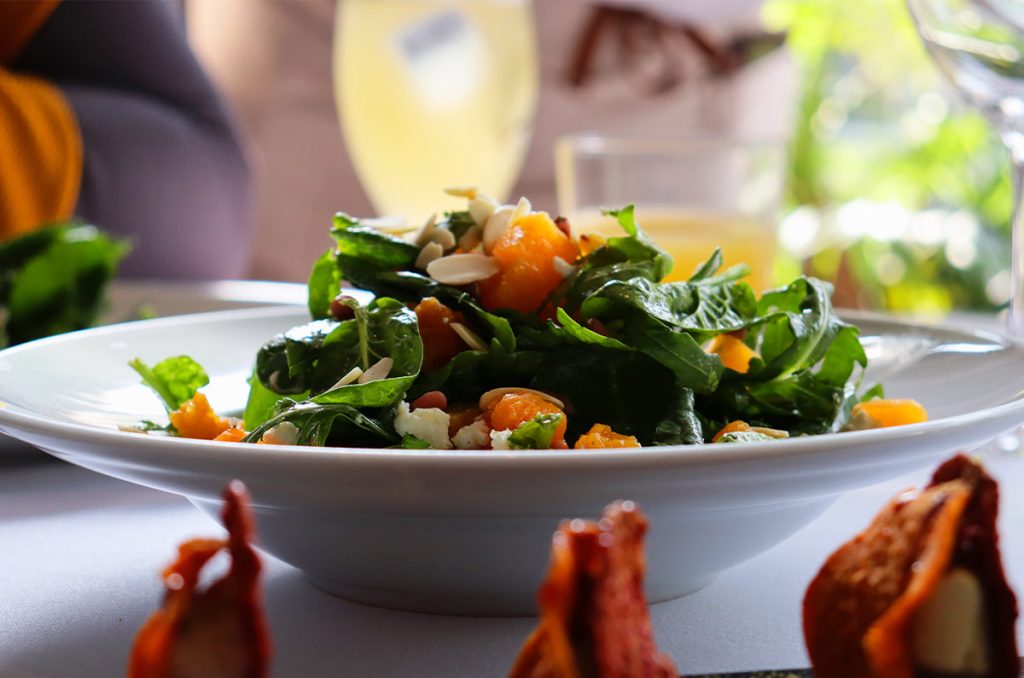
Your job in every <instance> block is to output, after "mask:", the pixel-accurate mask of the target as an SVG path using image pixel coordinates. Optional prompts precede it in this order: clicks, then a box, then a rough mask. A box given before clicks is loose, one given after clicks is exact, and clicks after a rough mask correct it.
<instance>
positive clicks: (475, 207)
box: [469, 193, 498, 226]
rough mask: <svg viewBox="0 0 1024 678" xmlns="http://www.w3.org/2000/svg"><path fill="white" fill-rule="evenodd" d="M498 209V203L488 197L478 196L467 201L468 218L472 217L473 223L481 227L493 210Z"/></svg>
mask: <svg viewBox="0 0 1024 678" xmlns="http://www.w3.org/2000/svg"><path fill="white" fill-rule="evenodd" d="M496 209H498V203H497V202H496V201H495V200H494V198H492V197H491V196H489V195H484V194H482V193H481V194H480V195H477V196H476V197H475V198H473V199H472V200H470V201H469V216H471V217H473V223H475V224H476V225H477V226H483V225H484V224H486V223H487V220H488V219H489V218H490V216H491V215H492V214H494V210H496Z"/></svg>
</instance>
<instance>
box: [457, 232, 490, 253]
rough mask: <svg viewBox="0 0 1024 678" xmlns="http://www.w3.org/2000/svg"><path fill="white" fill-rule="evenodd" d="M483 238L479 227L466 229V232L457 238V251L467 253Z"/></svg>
mask: <svg viewBox="0 0 1024 678" xmlns="http://www.w3.org/2000/svg"><path fill="white" fill-rule="evenodd" d="M483 237H484V229H483V227H481V226H472V227H470V228H468V229H466V232H465V233H463V234H462V237H461V238H459V249H460V250H462V251H463V252H469V251H470V250H472V249H473V248H474V247H476V246H477V245H479V244H480V242H481V241H482V240H483Z"/></svg>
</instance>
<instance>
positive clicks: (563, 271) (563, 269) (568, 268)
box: [551, 257, 576, 278]
mask: <svg viewBox="0 0 1024 678" xmlns="http://www.w3.org/2000/svg"><path fill="white" fill-rule="evenodd" d="M551 263H552V264H553V265H554V267H555V271H557V272H558V275H560V276H562V277H563V278H568V277H569V276H570V275H572V274H573V273H575V272H576V267H575V266H573V265H572V264H570V263H569V262H568V261H566V260H565V259H563V258H562V257H555V258H553V259H552V260H551Z"/></svg>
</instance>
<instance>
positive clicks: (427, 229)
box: [412, 212, 437, 247]
mask: <svg viewBox="0 0 1024 678" xmlns="http://www.w3.org/2000/svg"><path fill="white" fill-rule="evenodd" d="M436 223H437V213H436V212H435V213H434V214H431V215H430V218H428V219H427V222H426V223H425V224H423V227H422V228H420V230H419V231H417V232H416V237H415V238H413V240H412V244H413V245H416V247H423V246H424V245H426V244H427V243H428V242H430V241H431V236H432V235H433V234H434V224H436Z"/></svg>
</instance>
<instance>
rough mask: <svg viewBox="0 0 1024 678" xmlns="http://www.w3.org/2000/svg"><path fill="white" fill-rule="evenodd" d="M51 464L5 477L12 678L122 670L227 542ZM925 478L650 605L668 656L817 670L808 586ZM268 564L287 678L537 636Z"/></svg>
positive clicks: (1014, 509)
mask: <svg viewBox="0 0 1024 678" xmlns="http://www.w3.org/2000/svg"><path fill="white" fill-rule="evenodd" d="M990 447H992V448H994V447H995V446H990ZM38 454H39V455H40V459H38V460H30V461H26V460H25V456H24V455H22V456H21V457H19V463H9V464H6V465H0V497H3V500H2V501H0V572H2V573H3V574H2V576H0V675H3V676H16V677H18V678H28V677H33V678H34V677H50V676H54V677H59V676H69V675H75V676H115V675H119V674H122V673H123V671H124V667H125V663H126V658H127V656H128V652H129V648H130V647H131V642H132V638H133V637H134V634H135V631H136V629H138V627H139V625H140V624H141V623H142V622H143V620H144V619H145V618H146V617H147V616H148V615H149V614H150V613H151V612H152V611H153V610H154V609H155V608H156V606H157V605H158V604H159V601H160V597H161V591H162V585H161V583H160V581H159V578H158V572H159V571H160V570H161V569H162V568H163V567H164V566H165V565H166V564H167V563H168V562H169V561H170V560H171V559H172V557H173V555H174V553H175V548H176V545H177V544H178V543H179V542H181V541H183V540H185V539H187V538H190V537H195V536H216V535H219V534H221V533H222V530H221V528H220V527H219V526H218V525H217V524H216V523H214V522H213V521H211V520H210V519H208V518H207V517H206V516H205V515H203V514H201V513H200V512H199V511H198V510H196V509H195V508H193V507H192V505H191V504H189V503H188V502H187V501H185V500H184V499H182V498H181V497H178V496H174V495H169V494H164V493H161V492H158V491H155V490H149V489H146V488H143V487H138V486H135V485H131V484H129V483H126V482H122V481H118V480H114V479H111V478H107V477H104V476H100V475H97V474H95V473H92V472H89V471H85V470H83V469H79V468H77V467H74V466H70V465H67V464H64V463H62V462H56V461H44V460H42V456H41V455H42V453H38ZM986 460H987V463H988V465H989V469H990V471H991V472H992V474H993V475H994V476H996V478H997V479H998V480H999V481H1000V483H1001V486H1002V487H1003V488H1004V491H1003V493H1002V494H1003V497H1002V505H1001V514H1000V525H1001V530H1002V546H1003V559H1004V562H1005V564H1006V567H1007V574H1008V576H1009V578H1010V581H1011V585H1013V586H1014V588H1015V589H1016V590H1018V591H1024V531H1022V530H1019V529H1018V530H1012V529H1010V526H1011V525H1020V524H1021V523H1022V521H1024V493H1017V492H1012V491H1006V490H1007V488H1017V487H1021V486H1024V456H1021V455H1020V454H1018V453H1005V452H1000V451H998V450H996V449H993V450H992V451H991V452H989V453H988V454H986ZM926 478H927V470H922V471H921V472H920V473H918V474H915V475H913V476H908V477H904V478H900V479H897V480H894V481H891V482H886V483H884V484H880V485H876V486H873V487H870V488H866V489H863V490H860V491H857V492H853V493H850V494H848V495H846V496H845V497H843V498H842V499H840V500H839V501H838V502H837V503H836V504H835V505H834V506H833V507H832V508H831V509H829V510H828V511H827V512H826V513H825V514H824V515H822V516H821V517H820V518H819V519H817V520H815V521H814V522H813V523H811V524H810V525H809V526H807V527H806V528H804V529H803V530H802V531H800V532H799V533H797V534H796V535H794V536H792V537H791V538H789V539H788V540H787V541H785V542H783V543H781V544H779V545H778V546H776V547H775V548H773V549H771V550H770V551H767V552H765V553H763V554H762V555H760V556H758V557H757V558H754V559H753V560H750V561H748V562H746V563H744V564H742V565H739V566H737V567H734V568H732V569H730V570H727V571H726V572H724V573H722V575H721V576H719V578H718V579H717V580H716V581H715V582H714V583H712V584H711V585H710V586H708V587H707V588H705V589H703V590H701V591H698V592H697V593H694V594H692V595H689V596H686V597H683V598H680V599H677V600H674V601H669V602H666V603H661V604H659V605H654V606H652V607H651V617H652V620H653V622H654V627H655V632H656V634H657V639H658V643H659V645H660V647H661V648H662V649H663V650H664V651H666V652H668V653H670V654H671V655H672V657H673V658H674V659H675V661H676V665H677V666H678V667H679V669H680V671H682V672H683V673H689V674H694V673H711V672H724V671H738V670H748V669H775V668H784V667H798V666H806V664H807V657H806V655H805V653H804V649H803V643H802V639H801V633H800V600H801V598H802V595H803V591H804V588H805V587H806V585H807V583H808V581H809V580H810V578H811V577H812V576H813V575H814V573H815V572H816V570H817V568H818V567H819V566H820V565H821V563H822V562H823V560H824V558H825V557H826V556H827V555H828V554H829V553H830V552H831V551H832V550H833V549H834V548H836V546H838V545H839V543H841V542H842V541H844V540H846V539H848V538H849V537H850V536H851V535H853V534H854V533H855V532H857V531H858V530H860V529H862V528H863V527H864V526H865V525H866V524H867V522H868V521H869V520H870V518H871V517H872V516H873V515H874V514H875V513H876V512H877V511H878V509H879V507H881V506H882V504H883V503H884V502H885V501H886V500H887V499H888V498H889V497H890V496H892V495H893V494H895V493H896V492H898V491H900V490H901V489H904V488H906V487H908V486H910V485H917V484H920V483H921V482H923V481H924V480H926ZM264 562H265V565H266V569H265V579H264V582H263V591H264V597H265V603H266V608H267V614H268V617H269V619H270V625H271V631H272V635H273V639H274V645H275V661H274V670H273V675H274V676H278V677H290V676H303V677H307V676H328V675H345V676H425V675H446V676H501V675H505V674H506V673H507V671H508V669H509V667H510V666H511V664H512V661H513V659H514V658H515V656H516V653H517V651H518V649H519V646H520V645H521V644H522V642H523V639H524V638H525V637H526V636H527V634H528V633H529V632H530V630H531V629H532V628H533V626H534V624H535V620H533V619H527V618H506V619H501V618H469V617H443V616H434V615H423V614H413V613H406V612H396V611H392V610H384V609H380V608H374V607H369V606H365V605H359V604H356V603H351V602H348V601H345V600H342V599H340V598H337V597H334V596H331V595H329V594H327V593H324V592H322V591H320V590H319V589H316V588H314V587H313V586H312V585H311V584H309V583H308V582H307V581H306V580H305V579H304V578H303V577H302V575H301V574H300V573H299V572H298V571H297V570H295V569H294V568H292V567H290V566H289V565H286V564H284V563H282V562H280V561H277V560H275V559H273V558H270V557H266V558H265V559H264ZM1021 631H1022V629H1020V628H1018V634H1021ZM1021 645H1022V646H1024V635H1022V637H1021Z"/></svg>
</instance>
